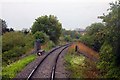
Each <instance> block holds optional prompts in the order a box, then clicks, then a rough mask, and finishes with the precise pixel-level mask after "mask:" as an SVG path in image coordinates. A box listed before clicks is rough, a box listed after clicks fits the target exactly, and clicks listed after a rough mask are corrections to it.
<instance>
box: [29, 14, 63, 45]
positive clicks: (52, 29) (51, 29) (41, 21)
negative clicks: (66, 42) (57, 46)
mask: <svg viewBox="0 0 120 80" xmlns="http://www.w3.org/2000/svg"><path fill="white" fill-rule="evenodd" d="M61 29H62V25H61V23H60V22H59V21H58V20H57V17H55V16H53V15H49V16H47V15H45V16H41V17H38V18H37V19H35V22H34V23H33V26H32V28H31V31H32V33H33V34H34V33H35V32H37V31H42V32H44V33H46V34H47V35H48V36H49V38H50V40H52V41H53V42H54V43H57V42H58V40H59V37H60V35H61Z"/></svg>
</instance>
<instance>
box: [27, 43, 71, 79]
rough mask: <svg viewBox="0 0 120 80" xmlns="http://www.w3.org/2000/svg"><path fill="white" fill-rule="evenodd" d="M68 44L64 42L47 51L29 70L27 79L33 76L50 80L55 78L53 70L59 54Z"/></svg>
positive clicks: (33, 77)
mask: <svg viewBox="0 0 120 80" xmlns="http://www.w3.org/2000/svg"><path fill="white" fill-rule="evenodd" d="M69 46H70V44H66V45H63V46H60V47H57V48H55V49H53V50H52V51H51V52H49V53H48V54H47V55H46V56H45V57H44V58H43V59H42V60H41V61H40V63H39V64H38V65H37V66H35V68H34V69H33V70H32V71H31V73H30V74H29V76H28V77H27V80H31V79H35V78H49V79H50V80H54V79H55V70H56V64H57V61H58V58H59V55H60V54H61V53H62V52H63V51H64V50H65V49H66V48H67V47H69Z"/></svg>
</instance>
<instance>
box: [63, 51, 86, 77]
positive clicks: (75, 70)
mask: <svg viewBox="0 0 120 80" xmlns="http://www.w3.org/2000/svg"><path fill="white" fill-rule="evenodd" d="M84 60H85V57H84V56H82V55H81V56H80V55H75V54H70V53H68V54H67V55H66V56H65V61H66V69H67V70H69V71H70V72H71V75H70V77H71V78H83V77H84V75H83V74H82V73H83V69H84V68H85V67H84V66H85V63H84Z"/></svg>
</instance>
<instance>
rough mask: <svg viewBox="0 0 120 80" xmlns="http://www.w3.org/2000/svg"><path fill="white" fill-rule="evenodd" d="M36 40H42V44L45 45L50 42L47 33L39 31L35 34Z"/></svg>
mask: <svg viewBox="0 0 120 80" xmlns="http://www.w3.org/2000/svg"><path fill="white" fill-rule="evenodd" d="M34 38H35V39H40V42H41V44H44V43H46V42H47V41H48V40H49V37H48V36H47V35H46V34H45V33H43V32H39V31H37V32H36V33H35V34H34Z"/></svg>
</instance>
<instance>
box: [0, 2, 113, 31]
mask: <svg viewBox="0 0 120 80" xmlns="http://www.w3.org/2000/svg"><path fill="white" fill-rule="evenodd" d="M114 1H115V0H39V1H38V0H1V4H0V18H2V19H4V20H5V21H6V22H7V25H8V26H9V27H12V28H14V29H15V30H22V29H23V28H30V27H31V26H32V24H33V22H34V21H35V19H36V18H37V17H39V16H43V15H50V14H51V15H55V16H57V18H58V20H59V21H60V22H61V23H62V27H63V28H65V29H72V30H73V29H75V28H83V29H84V28H86V27H87V26H89V25H90V24H91V23H94V22H101V20H100V19H98V18H97V17H98V16H101V15H102V14H103V13H107V9H108V8H109V3H110V2H114Z"/></svg>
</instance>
